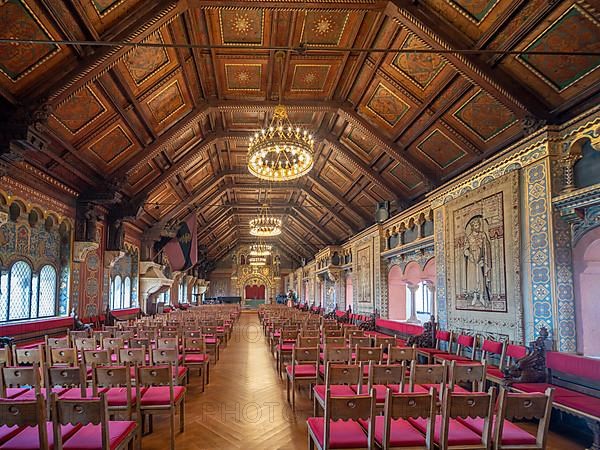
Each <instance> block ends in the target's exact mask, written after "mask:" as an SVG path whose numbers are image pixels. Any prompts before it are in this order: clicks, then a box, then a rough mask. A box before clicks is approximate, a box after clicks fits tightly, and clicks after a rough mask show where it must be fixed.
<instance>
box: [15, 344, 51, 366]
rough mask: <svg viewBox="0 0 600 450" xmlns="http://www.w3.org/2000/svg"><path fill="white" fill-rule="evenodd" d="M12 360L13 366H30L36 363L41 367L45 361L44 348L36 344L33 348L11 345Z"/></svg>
mask: <svg viewBox="0 0 600 450" xmlns="http://www.w3.org/2000/svg"><path fill="white" fill-rule="evenodd" d="M12 360H13V364H14V365H15V366H32V365H34V364H37V365H38V366H40V367H41V366H42V365H43V364H44V363H45V362H46V361H45V358H44V348H43V346H42V345H38V346H37V347H35V348H17V347H13V358H12Z"/></svg>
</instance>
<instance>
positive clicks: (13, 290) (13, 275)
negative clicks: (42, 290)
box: [8, 261, 32, 320]
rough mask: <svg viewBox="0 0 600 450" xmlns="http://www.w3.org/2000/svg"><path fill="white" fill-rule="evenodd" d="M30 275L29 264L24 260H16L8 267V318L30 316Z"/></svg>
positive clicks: (15, 318)
mask: <svg viewBox="0 0 600 450" xmlns="http://www.w3.org/2000/svg"><path fill="white" fill-rule="evenodd" d="M31 275H32V271H31V266H30V265H29V264H27V263H26V262H25V261H17V262H16V263H14V264H13V266H12V268H11V269H10V281H9V299H8V320H20V319H28V318H29V317H30V312H31V309H30V306H31Z"/></svg>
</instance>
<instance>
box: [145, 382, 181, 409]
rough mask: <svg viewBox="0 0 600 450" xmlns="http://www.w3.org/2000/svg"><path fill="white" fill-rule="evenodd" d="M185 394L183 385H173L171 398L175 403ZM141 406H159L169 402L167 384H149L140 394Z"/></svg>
mask: <svg viewBox="0 0 600 450" xmlns="http://www.w3.org/2000/svg"><path fill="white" fill-rule="evenodd" d="M183 394H185V387H183V386H173V399H174V401H175V403H177V401H178V400H179V399H181V397H183ZM140 404H141V405H142V406H160V405H168V404H169V386H150V387H149V388H148V389H146V391H145V392H144V393H143V394H142V400H141V401H140Z"/></svg>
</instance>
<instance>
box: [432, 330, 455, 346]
mask: <svg viewBox="0 0 600 450" xmlns="http://www.w3.org/2000/svg"><path fill="white" fill-rule="evenodd" d="M452 337H453V335H452V331H445V330H437V331H436V332H435V348H437V349H441V348H442V345H445V346H446V350H448V351H452Z"/></svg>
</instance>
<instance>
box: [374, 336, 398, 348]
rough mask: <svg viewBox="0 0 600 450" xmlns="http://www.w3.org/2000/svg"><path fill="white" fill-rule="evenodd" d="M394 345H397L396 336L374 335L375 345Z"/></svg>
mask: <svg viewBox="0 0 600 450" xmlns="http://www.w3.org/2000/svg"><path fill="white" fill-rule="evenodd" d="M390 345H391V346H392V347H395V346H396V345H397V342H396V338H395V337H392V336H389V337H388V336H375V347H383V348H388V347H389V346H390Z"/></svg>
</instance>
